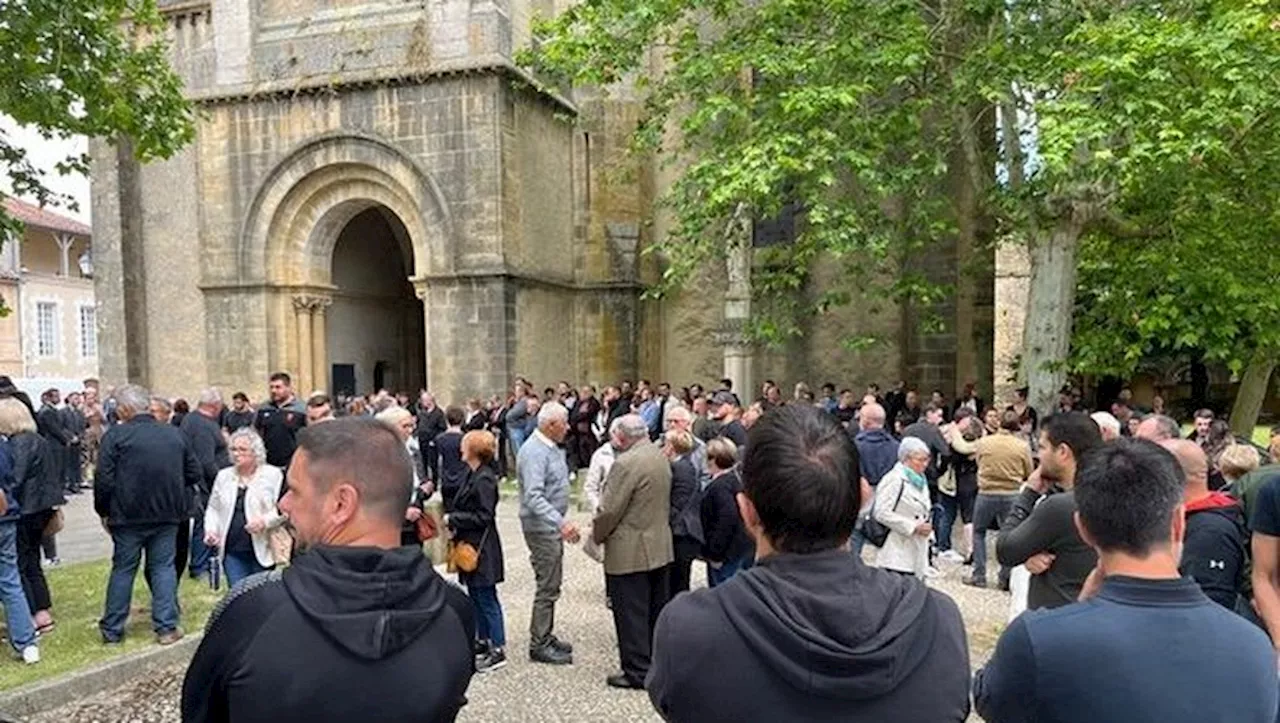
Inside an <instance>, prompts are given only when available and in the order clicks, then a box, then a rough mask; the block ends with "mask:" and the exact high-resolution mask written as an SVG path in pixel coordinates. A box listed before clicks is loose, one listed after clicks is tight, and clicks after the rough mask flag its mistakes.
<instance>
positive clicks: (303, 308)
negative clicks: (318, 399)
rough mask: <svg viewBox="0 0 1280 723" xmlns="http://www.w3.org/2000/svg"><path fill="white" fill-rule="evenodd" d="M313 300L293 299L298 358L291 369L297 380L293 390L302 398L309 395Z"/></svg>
mask: <svg viewBox="0 0 1280 723" xmlns="http://www.w3.org/2000/svg"><path fill="white" fill-rule="evenodd" d="M312 307H313V300H312V299H311V298H309V297H306V296H295V297H293V313H294V322H295V324H296V325H297V329H298V358H297V359H295V360H294V361H295V363H294V365H293V368H294V370H295V373H296V374H297V375H298V378H297V379H296V380H294V381H295V382H296V385H295V389H297V390H298V391H299V392H301V393H302V396H304V397H305V396H307V395H310V394H311V349H312V345H311V309H312Z"/></svg>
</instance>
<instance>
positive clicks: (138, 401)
mask: <svg viewBox="0 0 1280 723" xmlns="http://www.w3.org/2000/svg"><path fill="white" fill-rule="evenodd" d="M111 396H112V397H113V398H114V399H115V400H116V409H118V410H122V411H127V412H132V413H133V414H146V413H147V412H148V411H149V410H150V409H151V392H148V391H147V390H146V388H145V387H142V386H139V385H137V384H126V385H124V386H122V387H118V388H117V389H116V391H115V394H113V395H111Z"/></svg>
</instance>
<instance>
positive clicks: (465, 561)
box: [449, 528, 489, 572]
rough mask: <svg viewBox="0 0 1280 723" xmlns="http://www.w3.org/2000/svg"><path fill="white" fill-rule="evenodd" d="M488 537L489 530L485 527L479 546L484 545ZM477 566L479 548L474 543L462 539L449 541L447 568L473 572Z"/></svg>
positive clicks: (478, 563) (478, 565)
mask: <svg viewBox="0 0 1280 723" xmlns="http://www.w3.org/2000/svg"><path fill="white" fill-rule="evenodd" d="M488 537H489V530H488V528H485V531H484V534H483V535H481V536H480V547H484V541H485V540H486V539H488ZM477 567H480V550H479V549H477V548H476V546H475V545H472V544H471V543H470V542H466V541H463V540H453V541H451V542H450V543H449V570H451V571H461V572H475V571H476V568H477Z"/></svg>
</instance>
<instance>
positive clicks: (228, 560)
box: [222, 550, 269, 590]
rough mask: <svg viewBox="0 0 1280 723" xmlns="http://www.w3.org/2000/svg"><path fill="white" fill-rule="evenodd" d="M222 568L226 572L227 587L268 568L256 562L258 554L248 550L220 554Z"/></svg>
mask: <svg viewBox="0 0 1280 723" xmlns="http://www.w3.org/2000/svg"><path fill="white" fill-rule="evenodd" d="M222 569H223V570H225V571H226V573H227V589H228V590H230V589H231V588H233V587H235V586H236V583H238V582H240V581H241V580H243V579H245V578H246V577H249V576H250V575H256V574H258V573H260V572H263V571H265V570H268V569H269V568H266V567H263V566H262V564H261V563H259V562H258V556H257V555H255V554H253V551H252V550H250V551H249V552H228V553H226V554H224V555H223V556H222Z"/></svg>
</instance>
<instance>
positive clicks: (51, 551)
mask: <svg viewBox="0 0 1280 723" xmlns="http://www.w3.org/2000/svg"><path fill="white" fill-rule="evenodd" d="M40 550H41V551H43V552H44V557H45V559H46V560H56V559H58V536H57V535H49V536H48V537H43V538H41V539H40Z"/></svg>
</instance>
